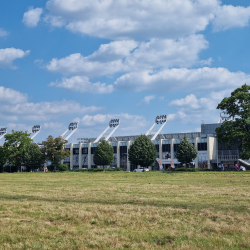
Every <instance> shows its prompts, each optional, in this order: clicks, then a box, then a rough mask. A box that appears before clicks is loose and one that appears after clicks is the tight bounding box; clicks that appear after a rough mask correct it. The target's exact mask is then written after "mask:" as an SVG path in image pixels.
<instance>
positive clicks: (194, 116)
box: [169, 89, 233, 123]
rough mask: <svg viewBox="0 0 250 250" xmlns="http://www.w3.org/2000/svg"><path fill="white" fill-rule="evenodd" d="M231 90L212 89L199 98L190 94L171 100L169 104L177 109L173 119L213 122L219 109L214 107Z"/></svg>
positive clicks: (217, 115) (217, 116)
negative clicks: (215, 90)
mask: <svg viewBox="0 0 250 250" xmlns="http://www.w3.org/2000/svg"><path fill="white" fill-rule="evenodd" d="M232 90H233V89H227V90H222V91H217V92H214V91H212V92H210V93H209V94H207V95H206V96H205V97H201V98H198V97H197V96H196V95H194V94H190V95H187V96H186V97H185V98H181V99H176V100H173V101H171V102H170V103H169V105H170V106H173V107H175V108H176V110H177V112H176V114H175V116H174V119H175V120H181V121H184V122H190V123H198V122H200V121H201V120H206V121H207V122H208V121H209V122H210V123H213V122H214V123H215V122H217V120H218V118H219V111H218V110H217V109H216V108H217V105H218V103H219V102H221V101H222V99H223V98H224V97H226V96H229V95H230V92H231V91H232Z"/></svg>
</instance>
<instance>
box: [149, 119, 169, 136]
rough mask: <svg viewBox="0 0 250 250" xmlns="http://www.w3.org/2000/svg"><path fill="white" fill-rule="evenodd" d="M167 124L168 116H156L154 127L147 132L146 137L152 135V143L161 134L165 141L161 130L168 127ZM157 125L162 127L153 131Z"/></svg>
mask: <svg viewBox="0 0 250 250" xmlns="http://www.w3.org/2000/svg"><path fill="white" fill-rule="evenodd" d="M166 123H167V115H160V116H159V115H158V116H156V118H155V122H154V124H153V126H152V127H151V128H150V129H149V130H148V131H147V133H146V134H145V135H147V136H148V135H152V136H153V137H152V138H151V141H154V140H155V138H156V137H157V135H158V134H161V135H162V137H163V138H164V139H165V137H164V136H163V134H162V133H161V130H162V129H163V127H164V126H165V125H166ZM156 124H162V125H161V127H160V128H159V129H158V130H153V128H154V127H155V125H156Z"/></svg>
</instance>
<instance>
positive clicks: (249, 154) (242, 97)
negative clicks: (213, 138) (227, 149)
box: [216, 84, 250, 159]
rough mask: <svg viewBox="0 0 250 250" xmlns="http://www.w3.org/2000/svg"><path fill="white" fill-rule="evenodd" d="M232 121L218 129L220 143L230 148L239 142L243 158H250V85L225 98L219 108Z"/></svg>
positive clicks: (245, 85)
mask: <svg viewBox="0 0 250 250" xmlns="http://www.w3.org/2000/svg"><path fill="white" fill-rule="evenodd" d="M217 109H220V110H222V111H224V112H225V113H226V114H227V115H228V117H232V118H233V119H232V120H226V121H224V122H223V123H222V125H221V126H220V127H219V128H217V129H216V134H217V138H218V141H219V142H226V143H227V145H228V146H230V145H232V144H234V143H235V142H239V150H241V151H242V154H241V157H242V158H244V159H249V158H250V85H247V84H244V85H242V87H240V88H237V89H235V90H234V91H233V92H232V93H231V96H230V97H225V98H224V99H223V100H222V101H221V102H220V103H219V104H218V106H217Z"/></svg>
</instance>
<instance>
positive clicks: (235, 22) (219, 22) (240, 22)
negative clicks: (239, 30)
mask: <svg viewBox="0 0 250 250" xmlns="http://www.w3.org/2000/svg"><path fill="white" fill-rule="evenodd" d="M249 19H250V7H247V8H245V7H242V6H237V7H235V6H232V5H224V6H220V7H219V8H218V9H217V11H216V16H215V19H214V20H213V24H214V30H215V31H220V30H227V29H230V28H236V27H244V26H248V25H249Z"/></svg>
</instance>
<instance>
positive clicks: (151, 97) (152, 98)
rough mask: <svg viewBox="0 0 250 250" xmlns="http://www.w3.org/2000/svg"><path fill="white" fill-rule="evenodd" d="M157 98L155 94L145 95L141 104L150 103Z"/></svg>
mask: <svg viewBox="0 0 250 250" xmlns="http://www.w3.org/2000/svg"><path fill="white" fill-rule="evenodd" d="M154 99H155V95H149V96H145V97H144V98H143V100H141V101H140V103H139V104H149V103H150V101H151V100H154Z"/></svg>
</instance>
